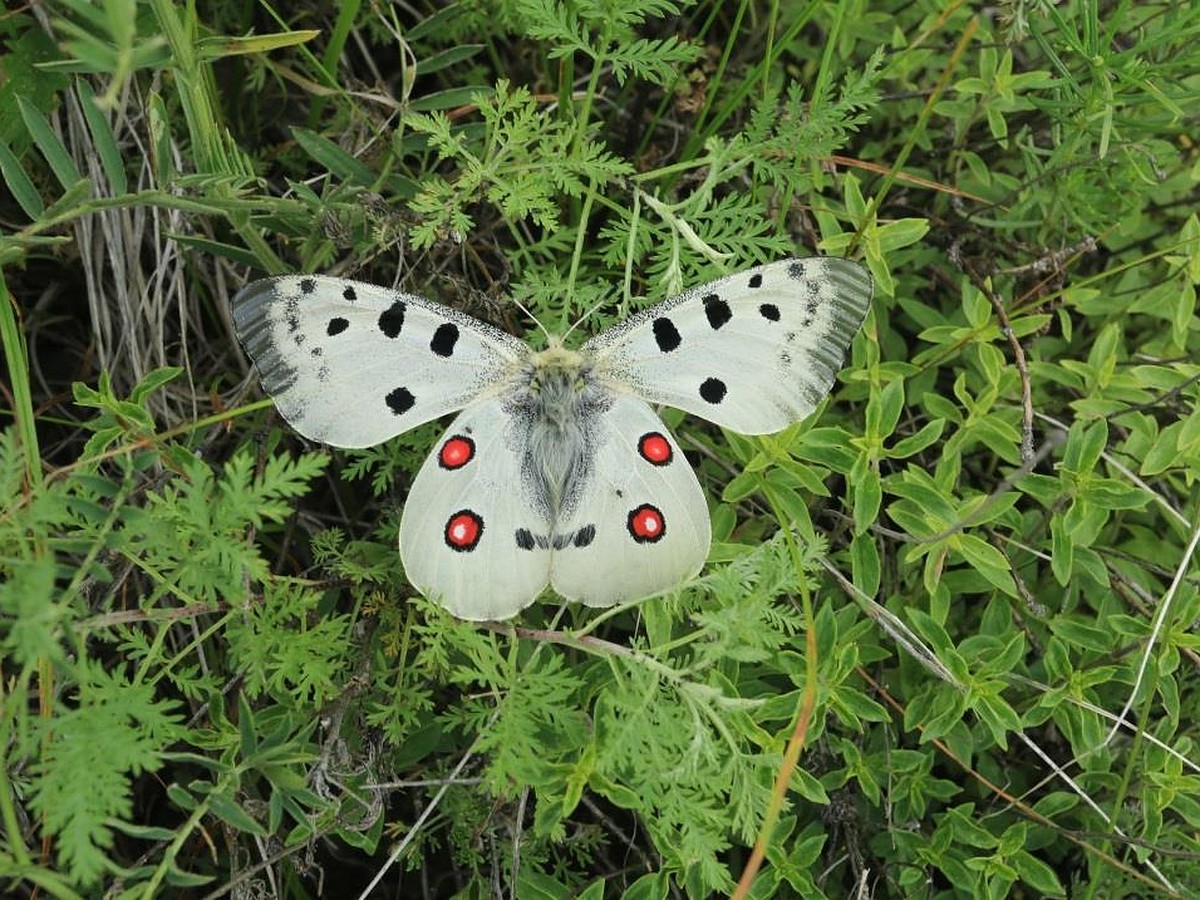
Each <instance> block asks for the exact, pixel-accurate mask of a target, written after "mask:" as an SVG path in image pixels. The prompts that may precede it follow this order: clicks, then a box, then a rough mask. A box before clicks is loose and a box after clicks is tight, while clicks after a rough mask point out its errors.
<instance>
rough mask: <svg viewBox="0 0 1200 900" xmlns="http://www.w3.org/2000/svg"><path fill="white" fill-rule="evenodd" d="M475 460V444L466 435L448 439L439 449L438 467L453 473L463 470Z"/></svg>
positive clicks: (457, 435)
mask: <svg viewBox="0 0 1200 900" xmlns="http://www.w3.org/2000/svg"><path fill="white" fill-rule="evenodd" d="M474 458H475V442H474V441H473V440H471V439H470V438H469V437H467V436H466V435H465V434H456V435H453V436H452V437H448V438H446V442H445V443H444V444H442V446H441V447H440V448H438V465H439V466H441V467H442V468H443V469H447V470H449V471H451V472H453V471H454V470H455V469H461V468H462V467H463V466H465V465H466V464H467V463H469V462H470V461H471V460H473V459H474Z"/></svg>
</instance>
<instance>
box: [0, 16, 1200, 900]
mask: <svg viewBox="0 0 1200 900" xmlns="http://www.w3.org/2000/svg"><path fill="white" fill-rule="evenodd" d="M0 34H3V36H4V38H5V44H6V54H5V57H4V60H3V69H2V71H3V74H2V75H0V181H2V182H3V185H4V192H3V193H0V223H2V224H0V267H2V269H0V299H2V300H3V301H4V302H3V303H0V341H2V342H3V348H4V353H5V365H6V376H7V381H6V382H5V384H4V388H5V393H4V401H3V406H4V410H3V413H4V419H3V431H2V432H0V497H3V498H4V511H3V516H2V517H0V573H2V583H0V642H2V644H0V646H2V648H3V649H2V652H3V679H4V680H3V694H2V695H0V704H2V705H0V753H2V754H3V765H2V766H0V822H2V823H3V829H0V884H2V885H3V891H4V893H5V894H6V895H12V896H34V895H35V894H36V895H38V896H43V895H44V896H54V897H76V896H101V895H103V896H110V897H127V896H128V897H134V896H139V897H141V896H146V897H148V896H197V897H220V896H227V895H241V896H245V895H248V894H250V893H254V894H261V895H271V896H286V897H306V896H346V897H350V896H359V895H362V896H427V897H450V896H459V897H488V896H513V897H521V898H525V897H528V898H540V897H559V896H578V897H585V898H588V900H597V898H601V897H627V898H658V897H668V896H671V897H707V896H711V895H724V894H736V895H737V896H757V897H785V896H804V897H814V896H830V897H842V896H848V895H850V894H851V893H852V892H853V893H855V895H856V896H867V895H870V896H877V897H899V896H903V897H907V898H917V897H930V898H932V897H939V898H940V897H980V896H997V897H999V896H1008V895H1014V896H1039V897H1051V896H1066V895H1068V894H1069V895H1070V896H1073V897H1121V896H1159V895H1161V896H1180V897H1185V896H1195V894H1196V892H1197V891H1200V865H1198V864H1197V854H1198V852H1200V846H1198V845H1197V839H1196V835H1197V833H1198V828H1200V768H1198V764H1197V763H1198V760H1197V754H1196V750H1195V736H1194V731H1195V723H1196V722H1197V721H1200V713H1198V709H1197V706H1193V705H1192V704H1193V703H1197V704H1198V705H1200V697H1198V696H1197V693H1196V690H1197V677H1196V671H1197V666H1198V664H1200V658H1198V656H1197V652H1198V648H1197V639H1196V635H1195V629H1194V623H1195V621H1196V618H1197V613H1198V606H1200V597H1198V591H1197V584H1198V581H1197V567H1196V562H1195V551H1196V543H1197V540H1198V539H1200V515H1198V514H1197V476H1198V474H1200V412H1197V409H1196V398H1197V396H1198V395H1200V386H1198V384H1197V382H1198V380H1200V364H1198V362H1197V359H1198V352H1197V351H1198V348H1200V327H1198V325H1197V321H1196V317H1195V293H1196V285H1197V283H1198V282H1200V220H1198V219H1197V211H1196V210H1197V198H1198V191H1197V181H1198V180H1200V155H1198V153H1197V147H1196V143H1195V135H1196V134H1197V133H1200V74H1198V73H1200V42H1198V41H1197V38H1198V37H1200V7H1196V6H1195V5H1194V4H1179V3H1172V2H1161V3H1154V2H1152V3H1142V4H1121V3H1110V4H1098V3H1096V2H1094V0H1065V2H1061V3H1053V4H1051V3H1040V2H1020V0H1014V2H1008V3H1004V4H999V5H995V6H991V7H987V8H986V9H985V8H983V7H979V8H975V7H973V6H970V5H967V4H961V3H960V4H944V3H940V2H936V3H935V2H922V0H919V2H912V3H890V2H877V3H865V2H860V0H836V2H834V0H831V2H823V3H754V2H741V3H714V2H694V3H688V2H684V0H678V2H671V0H574V2H560V0H503V2H500V0H497V2H486V0H457V2H452V3H447V4H443V3H429V2H418V3H413V4H407V5H403V6H400V5H397V6H394V7H389V6H384V5H378V4H361V3H357V2H351V3H344V4H328V5H317V6H311V5H296V7H295V8H288V7H276V6H271V5H269V4H263V5H252V4H229V3H210V4H197V5H194V6H184V5H177V4H171V3H167V2H166V0H148V2H145V3H140V4H139V3H134V2H132V0H112V2H106V3H104V4H101V5H91V4H88V3H86V2H84V0H61V2H47V3H41V4H36V5H31V6H28V7H23V8H20V9H12V10H10V11H9V12H8V13H7V14H6V15H5V17H4V18H3V19H0ZM817 252H820V253H828V254H834V255H842V256H850V257H853V258H856V259H860V260H862V261H863V262H864V263H865V264H866V265H867V266H868V267H869V268H870V270H871V272H872V274H873V276H874V278H875V282H876V296H875V302H874V305H873V309H872V312H871V314H870V315H869V317H868V320H867V323H866V326H865V327H864V330H863V332H862V333H861V334H860V335H859V336H858V337H857V338H856V339H855V342H854V345H853V350H852V354H851V359H850V360H849V361H848V365H847V368H846V370H845V371H844V372H843V374H842V376H841V379H840V382H839V385H838V387H837V388H836V389H835V392H834V395H833V397H832V399H831V401H830V402H829V403H828V404H827V405H826V406H825V407H824V408H823V409H822V410H821V411H820V412H819V414H818V415H816V416H814V417H813V418H812V419H810V420H809V421H807V422H805V423H803V424H801V425H798V426H795V427H792V428H789V429H788V430H786V431H785V432H783V433H781V434H779V435H775V436H771V437H769V438H765V439H750V438H744V437H738V436H736V435H729V434H721V433H720V432H719V431H718V430H717V429H715V428H713V427H711V426H708V425H706V424H705V423H702V422H699V421H696V420H692V419H686V418H684V417H682V416H679V415H673V414H668V417H669V421H670V424H671V425H672V426H673V427H675V428H676V432H677V434H678V435H679V436H680V439H681V441H682V443H683V446H684V447H685V448H686V449H687V450H688V451H689V456H691V457H693V458H692V462H693V463H694V464H695V465H696V466H697V467H698V471H699V474H700V477H701V480H702V483H703V484H704V486H705V489H706V492H707V494H708V497H709V502H710V507H711V511H712V516H713V523H714V535H715V541H714V545H713V550H712V553H711V556H710V560H709V564H708V566H707V567H706V569H705V571H704V573H703V575H702V576H701V577H700V578H699V579H697V580H696V581H695V582H693V583H690V584H689V585H687V586H686V587H685V588H684V589H683V590H681V591H678V592H676V593H674V594H672V595H670V596H665V597H660V598H655V599H651V600H648V601H646V602H643V603H639V604H635V605H630V606H625V607H618V608H615V609H613V610H610V611H602V612H597V611H591V610H583V609H579V608H576V607H565V608H563V607H561V606H559V605H556V604H554V603H552V602H548V603H543V604H540V605H538V606H535V607H533V608H531V609H530V610H529V611H528V612H527V613H525V614H524V615H523V616H522V617H521V618H520V619H519V620H517V621H516V622H514V623H509V624H507V625H505V626H496V627H478V626H476V625H473V624H469V623H461V622H457V621H455V620H454V619H452V618H451V617H449V616H448V615H446V614H445V613H443V612H442V611H440V610H439V609H438V608H437V607H435V606H433V605H432V604H430V603H428V602H426V601H424V600H422V599H420V598H418V597H414V596H412V591H411V590H410V589H409V588H408V587H407V585H406V582H405V579H404V572H403V570H402V567H401V566H400V562H399V557H398V555H397V553H396V550H395V542H396V532H397V525H398V515H399V510H400V508H401V506H402V504H403V501H404V497H405V493H406V490H407V487H408V485H409V484H410V482H411V478H412V476H413V474H414V472H415V471H416V468H417V466H419V464H420V462H421V460H422V458H423V455H424V453H425V451H426V450H427V448H428V447H429V445H430V442H431V441H432V439H433V436H434V435H435V433H436V428H435V427H434V426H429V427H426V428H423V429H421V430H419V431H417V432H414V433H411V434H409V435H405V436H403V437H401V438H399V439H396V440H394V441H391V442H389V443H387V444H385V445H383V446H380V447H376V448H373V449H370V450H366V451H355V452H340V453H329V452H326V451H324V450H322V449H321V448H317V447H312V446H305V445H304V444H303V442H302V441H300V440H299V439H298V438H297V437H296V436H295V435H293V434H292V433H291V432H289V431H288V430H287V428H286V427H285V426H283V425H282V423H281V421H280V420H279V418H278V416H277V415H275V414H274V412H273V410H272V407H271V405H270V403H269V401H266V400H263V399H262V397H261V394H260V392H259V390H258V386H257V382H256V380H255V379H254V377H253V376H252V374H251V373H250V372H249V371H248V369H247V365H246V361H245V359H244V358H243V356H242V355H241V353H240V352H239V350H238V348H237V346H236V342H235V340H234V338H233V334H232V327H231V322H230V317H229V309H228V298H229V297H230V296H231V295H232V294H233V293H234V292H236V290H237V289H238V288H239V287H240V286H241V285H242V284H244V283H245V282H246V281H247V280H248V279H250V278H253V277H259V276H261V275H262V274H264V273H277V272H289V271H306V272H309V271H319V272H327V273H337V274H343V275H352V276H354V277H357V278H361V279H364V280H369V281H375V282H378V283H384V284H396V285H399V286H402V287H404V288H405V289H407V290H411V291H413V292H416V293H420V294H423V295H426V296H430V297H433V298H435V299H438V300H440V301H441V302H444V303H448V304H450V305H454V306H457V307H459V308H462V309H464V310H466V311H468V312H471V313H472V314H475V315H478V316H481V317H484V318H487V319H489V320H490V321H493V322H496V323H498V324H500V325H501V326H502V327H506V328H508V329H509V330H511V331H514V332H515V333H518V334H534V333H535V330H534V327H533V323H532V321H531V320H530V319H529V318H527V317H526V315H525V313H524V312H523V311H522V310H523V309H524V310H528V311H530V312H531V313H532V314H533V315H534V316H536V318H537V320H538V321H540V322H541V323H542V324H543V325H545V326H546V327H548V328H550V329H552V330H559V331H562V330H564V329H565V328H566V327H567V326H568V325H569V324H571V323H573V322H576V321H578V320H579V319H580V318H581V317H582V316H583V315H584V314H585V313H588V312H589V311H591V312H590V314H589V315H588V317H587V318H586V320H585V321H584V324H583V326H582V329H583V330H584V331H594V330H596V329H599V328H601V327H604V326H605V325H607V324H610V323H612V322H614V321H617V320H619V319H620V318H622V317H623V316H624V315H626V314H628V313H629V312H631V311H633V310H636V309H638V308H641V307H643V306H645V305H647V304H649V303H652V302H654V301H656V300H659V299H662V298H663V297H666V296H669V295H670V294H672V293H675V292H676V291H678V290H679V289H680V288H681V287H684V286H686V285H689V284H693V283H697V282H699V281H702V280H704V279H708V278H712V277H716V276H717V275H719V274H722V273H724V272H728V271H733V270H736V269H738V268H742V267H745V266H747V265H750V264H753V263H756V262H760V261H765V260H769V259H773V258H778V257H781V256H786V255H790V254H793V253H801V254H802V255H803V254H810V253H817ZM513 299H515V300H517V301H519V303H520V304H521V306H520V307H518V306H517V305H516V304H514V303H513V302H512V300H513ZM751 885H752V886H751Z"/></svg>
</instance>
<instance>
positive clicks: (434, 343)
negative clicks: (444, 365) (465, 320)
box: [429, 322, 458, 359]
mask: <svg viewBox="0 0 1200 900" xmlns="http://www.w3.org/2000/svg"><path fill="white" fill-rule="evenodd" d="M456 343H458V326H457V325H455V324H454V323H453V322H443V323H442V324H441V325H439V326H438V327H437V330H436V331H435V332H434V333H433V338H432V340H430V341H429V349H430V350H432V351H433V352H434V353H436V354H437V355H438V356H441V357H443V358H446V359H449V358H450V357H451V356H453V355H454V345H455V344H456Z"/></svg>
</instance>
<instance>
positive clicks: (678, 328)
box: [581, 257, 871, 434]
mask: <svg viewBox="0 0 1200 900" xmlns="http://www.w3.org/2000/svg"><path fill="white" fill-rule="evenodd" d="M870 302H871V277H870V275H868V274H867V271H866V270H865V269H864V268H863V267H862V266H860V265H858V264H856V263H852V262H849V261H848V260H844V259H837V258H833V257H819V258H813V259H785V260H780V261H779V262H774V263H768V264H767V265H763V266H756V267H754V268H753V269H747V270H745V271H743V272H738V273H737V274H736V275H730V276H728V277H726V278H721V279H719V280H717V281H713V282H710V283H709V284H706V285H703V286H701V287H698V288H695V289H693V290H690V291H688V292H686V293H684V294H680V295H679V296H678V297H673V298H672V299H670V300H667V301H666V302H665V303H661V304H659V305H658V306H655V307H653V308H651V309H648V310H645V311H644V312H641V313H639V314H638V315H636V316H634V317H633V318H631V319H629V320H628V321H626V322H623V323H621V324H620V325H617V326H615V327H613V328H610V329H609V330H607V331H604V332H602V333H601V334H599V335H597V336H596V337H594V338H592V339H591V340H590V341H588V342H587V343H586V344H584V346H583V348H582V350H581V352H582V353H583V355H584V356H585V357H587V358H589V359H591V360H593V361H594V365H595V374H596V377H597V378H599V379H601V380H602V381H604V382H605V383H608V384H611V385H613V386H619V388H620V389H622V390H626V391H632V392H633V393H636V394H637V395H638V396H640V397H643V398H644V399H646V400H648V401H650V402H651V403H663V404H666V405H667V406H674V407H676V408H678V409H682V410H685V411H687V412H690V413H692V414H694V415H697V416H700V417H702V418H705V419H708V420H709V421H711V422H715V423H717V424H718V425H721V426H723V427H725V428H729V429H731V430H733V431H738V432H741V433H742V434H767V433H770V432H772V431H778V430H779V429H781V428H783V427H785V426H786V425H789V424H791V423H792V422H796V421H799V420H800V419H803V418H804V417H805V416H807V415H808V414H809V413H810V412H812V411H813V409H815V408H816V406H817V404H819V403H820V402H821V400H822V399H823V398H824V397H825V395H826V394H828V393H829V390H830V388H831V387H832V386H833V382H834V379H835V378H836V377H837V373H838V370H839V369H840V368H841V366H842V361H843V359H844V358H845V354H846V348H847V346H848V345H849V343H850V340H851V339H852V338H853V337H854V334H855V332H857V331H858V328H859V326H860V325H861V324H862V320H863V318H864V317H865V316H866V313H867V308H868V307H869V305H870Z"/></svg>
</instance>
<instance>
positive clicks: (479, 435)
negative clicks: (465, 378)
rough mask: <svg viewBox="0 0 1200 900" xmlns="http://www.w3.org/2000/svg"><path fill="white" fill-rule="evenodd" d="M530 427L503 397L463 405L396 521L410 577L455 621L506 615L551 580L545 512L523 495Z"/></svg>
mask: <svg viewBox="0 0 1200 900" xmlns="http://www.w3.org/2000/svg"><path fill="white" fill-rule="evenodd" d="M527 441H528V422H527V421H525V420H523V419H521V418H520V417H518V416H514V415H512V414H511V412H510V411H509V410H507V409H506V408H505V406H504V403H503V401H502V400H501V399H496V398H493V399H487V400H482V401H480V402H478V403H473V404H471V405H470V406H468V407H467V408H466V409H465V410H463V412H462V413H461V414H460V415H459V416H458V417H457V418H456V419H455V420H454V421H453V422H452V423H451V424H450V427H449V428H448V429H447V430H446V432H445V434H443V435H442V437H441V438H440V439H439V440H438V442H437V443H436V444H435V445H434V447H433V450H432V452H431V453H430V454H429V456H428V457H427V458H426V460H425V462H424V464H422V466H421V469H420V471H419V472H417V477H416V480H414V481H413V485H412V490H411V491H409V494H408V500H407V502H406V503H405V504H404V514H403V516H402V517H401V520H400V558H401V560H402V561H403V562H404V571H405V574H406V575H407V576H408V580H409V581H410V582H411V583H412V585H413V586H414V587H416V588H417V589H418V590H420V592H421V593H422V594H424V595H425V596H427V597H429V598H430V599H431V600H434V601H435V602H438V603H441V604H442V605H443V606H445V607H446V608H447V609H448V610H450V612H451V613H453V614H454V615H456V616H458V617H459V618H460V619H471V620H473V621H485V620H488V619H507V618H510V617H512V616H515V615H516V614H517V613H518V612H520V611H521V610H522V609H524V608H525V607H526V606H528V605H529V604H530V603H532V602H533V601H534V600H535V599H536V598H537V595H538V594H540V593H541V592H542V590H543V589H544V588H545V587H546V584H547V583H548V582H549V580H550V553H551V550H550V544H549V543H548V542H545V541H542V542H540V543H539V541H537V540H536V539H535V538H534V536H535V535H539V536H540V535H546V534H549V532H550V529H551V525H550V523H549V521H548V520H547V519H546V517H545V513H544V511H543V512H539V511H538V509H536V508H535V506H534V505H533V504H531V503H530V502H529V499H528V497H527V495H526V491H525V490H524V489H523V484H524V483H525V482H523V479H522V471H521V469H522V460H523V459H524V458H525V457H524V450H525V447H526V445H527Z"/></svg>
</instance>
